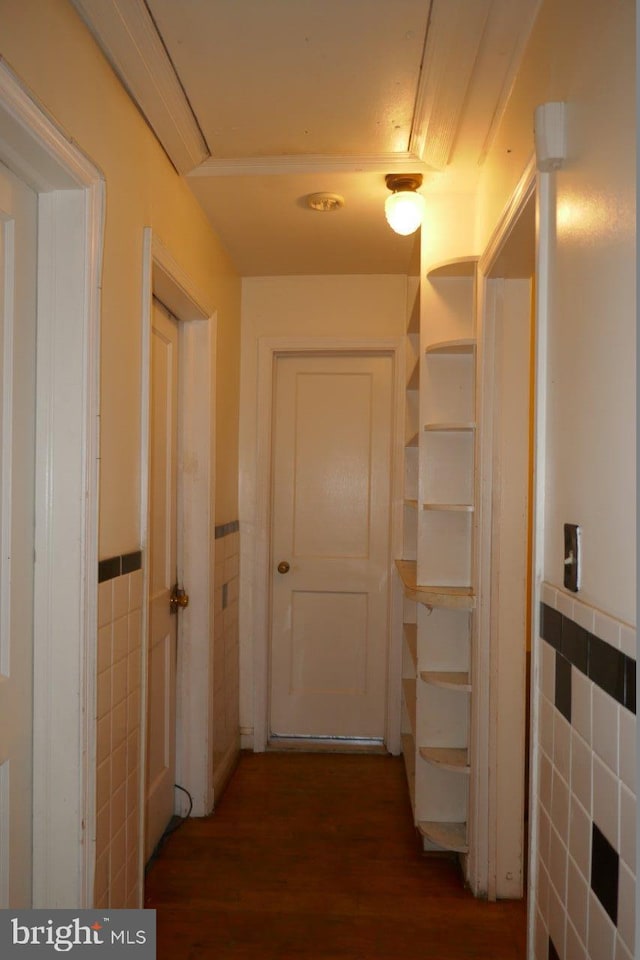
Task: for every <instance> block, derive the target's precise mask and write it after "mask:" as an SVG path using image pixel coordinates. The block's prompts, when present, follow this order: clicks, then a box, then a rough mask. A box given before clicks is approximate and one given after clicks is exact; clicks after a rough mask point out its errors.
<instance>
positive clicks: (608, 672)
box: [588, 635, 625, 703]
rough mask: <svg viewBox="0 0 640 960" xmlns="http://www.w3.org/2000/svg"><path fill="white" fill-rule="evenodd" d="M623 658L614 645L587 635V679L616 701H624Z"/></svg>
mask: <svg viewBox="0 0 640 960" xmlns="http://www.w3.org/2000/svg"><path fill="white" fill-rule="evenodd" d="M624 660H625V656H624V654H623V653H621V652H620V651H619V650H616V649H615V647H610V646H609V644H608V643H605V641H604V640H600V638H599V637H594V636H593V635H591V636H590V637H589V674H588V676H589V679H590V680H593V682H594V683H597V684H598V686H599V687H601V688H602V689H603V690H604V692H605V693H608V694H609V696H610V697H613V698H614V700H617V701H618V703H624Z"/></svg>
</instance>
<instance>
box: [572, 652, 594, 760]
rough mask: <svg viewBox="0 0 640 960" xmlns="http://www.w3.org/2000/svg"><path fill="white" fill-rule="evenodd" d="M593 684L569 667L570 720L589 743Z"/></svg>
mask: <svg viewBox="0 0 640 960" xmlns="http://www.w3.org/2000/svg"><path fill="white" fill-rule="evenodd" d="M592 687H593V684H592V683H591V681H590V680H588V679H587V677H585V675H584V674H583V673H581V672H580V671H579V670H577V669H576V668H575V667H572V668H571V722H572V724H573V726H574V727H575V728H576V730H577V731H578V733H579V734H580V736H581V737H582V738H583V740H586V741H587V743H591V688H592Z"/></svg>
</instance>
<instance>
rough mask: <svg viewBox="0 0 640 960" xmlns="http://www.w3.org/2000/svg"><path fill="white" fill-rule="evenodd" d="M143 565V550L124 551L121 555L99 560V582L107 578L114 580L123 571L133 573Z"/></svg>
mask: <svg viewBox="0 0 640 960" xmlns="http://www.w3.org/2000/svg"><path fill="white" fill-rule="evenodd" d="M141 567H142V550H134V551H133V553H124V554H122V555H121V556H119V557H109V559H108V560H100V561H99V562H98V583H104V581H105V580H114V579H115V578H116V577H120V576H121V575H122V574H123V573H133V571H134V570H140V568H141Z"/></svg>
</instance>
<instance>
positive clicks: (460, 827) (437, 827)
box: [418, 820, 469, 853]
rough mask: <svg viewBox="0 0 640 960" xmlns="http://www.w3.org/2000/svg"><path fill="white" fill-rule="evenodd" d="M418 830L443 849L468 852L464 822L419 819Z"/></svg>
mask: <svg viewBox="0 0 640 960" xmlns="http://www.w3.org/2000/svg"><path fill="white" fill-rule="evenodd" d="M418 830H419V831H420V833H421V834H422V836H423V837H426V838H427V840H431V842H432V843H437V844H438V846H439V847H443V848H444V849H445V850H453V851H455V852H456V853H468V852H469V844H468V843H467V825H466V823H440V822H438V821H435V820H420V822H419V823H418Z"/></svg>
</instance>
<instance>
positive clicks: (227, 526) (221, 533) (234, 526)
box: [214, 520, 240, 540]
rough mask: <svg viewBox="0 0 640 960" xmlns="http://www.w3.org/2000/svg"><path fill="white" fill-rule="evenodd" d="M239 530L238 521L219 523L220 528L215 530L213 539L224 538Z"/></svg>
mask: <svg viewBox="0 0 640 960" xmlns="http://www.w3.org/2000/svg"><path fill="white" fill-rule="evenodd" d="M239 529H240V521H239V520H231V521H230V522H229V523H221V524H220V526H218V527H216V528H215V533H214V536H215V539H216V540H220V539H221V538H222V537H226V536H228V535H229V534H230V533H237V532H238V530H239Z"/></svg>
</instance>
